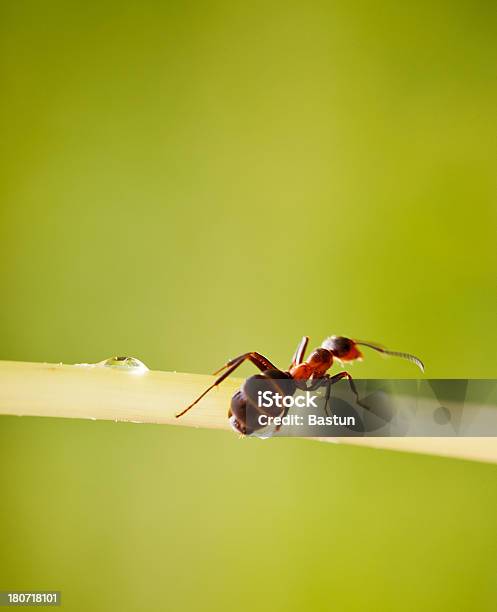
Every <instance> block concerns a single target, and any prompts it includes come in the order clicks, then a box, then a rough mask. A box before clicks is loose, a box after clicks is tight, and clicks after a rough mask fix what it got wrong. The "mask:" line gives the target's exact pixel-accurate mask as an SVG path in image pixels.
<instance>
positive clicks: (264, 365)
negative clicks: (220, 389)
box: [176, 352, 276, 418]
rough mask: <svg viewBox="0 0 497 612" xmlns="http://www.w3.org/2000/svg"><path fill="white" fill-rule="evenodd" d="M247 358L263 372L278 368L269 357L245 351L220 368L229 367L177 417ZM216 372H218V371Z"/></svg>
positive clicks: (179, 415) (177, 416) (182, 413)
mask: <svg viewBox="0 0 497 612" xmlns="http://www.w3.org/2000/svg"><path fill="white" fill-rule="evenodd" d="M247 359H249V360H250V361H251V362H252V363H253V364H254V365H256V366H257V367H258V368H259V370H261V372H264V371H265V370H275V369H276V368H275V367H274V366H273V364H272V363H271V362H270V361H269V360H268V359H266V358H265V357H264V356H263V355H260V354H259V353H254V352H253V353H244V354H243V355H240V356H239V357H236V358H235V359H231V360H230V361H228V363H227V364H226V365H224V366H223V367H222V368H221V369H220V370H218V372H221V371H222V370H224V369H226V368H227V369H226V372H224V374H221V376H220V377H219V378H217V379H216V380H215V381H214V382H213V383H212V385H211V386H210V387H208V388H207V389H206V390H205V391H204V392H203V393H202V394H201V395H199V396H198V397H197V399H196V400H195V401H194V402H192V403H191V404H190V405H189V406H187V407H186V408H185V409H184V410H182V411H181V412H178V414H177V415H176V418H179V417H181V416H183V415H184V414H185V413H186V412H188V411H189V410H190V408H193V406H195V404H196V403H197V402H199V401H200V400H201V399H202V398H203V397H204V395H207V393H209V391H210V390H211V389H214V387H217V385H219V384H220V383H222V382H223V380H224V379H225V378H228V376H229V375H230V374H232V373H233V372H234V371H235V370H236V369H237V368H238V367H240V366H241V365H242V363H244V362H245V361H247ZM214 373H215V374H217V372H214Z"/></svg>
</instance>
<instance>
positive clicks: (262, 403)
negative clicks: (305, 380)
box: [229, 370, 296, 436]
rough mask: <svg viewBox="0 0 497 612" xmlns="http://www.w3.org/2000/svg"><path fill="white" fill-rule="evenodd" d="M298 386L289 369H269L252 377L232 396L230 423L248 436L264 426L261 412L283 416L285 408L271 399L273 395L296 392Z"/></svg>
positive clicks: (236, 429)
mask: <svg viewBox="0 0 497 612" xmlns="http://www.w3.org/2000/svg"><path fill="white" fill-rule="evenodd" d="M295 389H296V384H295V381H294V380H293V379H292V377H291V376H290V375H289V374H287V373H286V372H281V371H279V370H267V371H266V372H263V373H261V374H256V375H255V376H251V377H250V378H248V379H247V380H246V381H245V383H244V384H243V386H242V388H241V389H240V390H239V391H237V392H236V393H235V394H234V395H233V397H232V399H231V409H230V412H229V417H230V423H231V426H232V427H233V429H234V430H235V431H237V432H239V433H241V434H243V435H246V436H248V435H250V434H252V433H254V431H257V430H259V429H262V428H263V427H265V426H266V424H265V423H263V424H261V423H260V422H259V417H260V416H261V415H265V416H267V417H269V418H272V417H278V416H281V415H282V414H283V413H284V411H285V408H284V407H283V406H282V405H281V403H278V402H274V401H270V398H272V397H273V396H274V395H275V394H280V395H281V396H286V395H293V394H294V393H295ZM266 394H267V395H266ZM278 404H279V405H278Z"/></svg>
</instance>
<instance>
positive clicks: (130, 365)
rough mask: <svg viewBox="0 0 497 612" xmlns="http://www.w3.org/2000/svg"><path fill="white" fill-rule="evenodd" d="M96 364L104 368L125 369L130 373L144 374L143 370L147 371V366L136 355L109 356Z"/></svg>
mask: <svg viewBox="0 0 497 612" xmlns="http://www.w3.org/2000/svg"><path fill="white" fill-rule="evenodd" d="M96 365H98V366H102V367H104V368H114V369H116V370H125V371H126V372H131V373H132V374H144V373H145V372H148V368H147V366H146V365H145V364H144V363H143V362H142V361H140V360H139V359H136V357H127V356H126V355H124V356H118V357H109V359H104V360H103V361H100V362H99V363H97V364H96Z"/></svg>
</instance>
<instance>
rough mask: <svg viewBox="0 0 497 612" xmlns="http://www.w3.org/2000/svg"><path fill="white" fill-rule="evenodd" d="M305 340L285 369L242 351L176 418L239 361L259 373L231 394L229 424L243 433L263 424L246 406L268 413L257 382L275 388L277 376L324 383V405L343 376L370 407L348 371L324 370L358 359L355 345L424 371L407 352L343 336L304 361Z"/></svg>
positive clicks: (303, 383) (302, 385)
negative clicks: (331, 372)
mask: <svg viewBox="0 0 497 612" xmlns="http://www.w3.org/2000/svg"><path fill="white" fill-rule="evenodd" d="M308 342H309V338H308V337H307V336H304V337H303V338H302V340H301V341H300V342H299V345H298V346H297V350H296V351H295V354H294V356H293V359H292V363H291V364H290V367H289V368H288V370H287V371H282V370H279V369H278V368H277V367H276V366H274V365H273V364H272V363H271V362H270V361H269V359H267V358H266V357H264V356H263V355H261V354H260V353H256V352H251V353H243V355H239V356H238V357H235V358H234V359H231V360H230V361H228V362H227V363H226V364H225V365H224V366H223V367H222V368H220V369H219V370H217V371H216V372H214V375H216V374H219V373H220V372H223V370H226V371H225V372H223V374H221V376H219V378H217V379H216V380H215V381H214V382H213V384H212V385H211V386H210V387H208V388H207V389H206V390H205V391H204V392H203V393H202V394H201V395H199V397H197V399H196V400H195V401H194V402H192V403H191V404H190V405H189V406H187V407H186V408H185V409H184V410H182V411H181V412H179V413H178V414H177V415H176V418H179V417H181V416H183V415H184V414H185V413H186V412H188V411H189V410H190V409H191V408H193V406H195V404H197V403H198V402H199V401H200V400H201V399H202V398H203V397H204V396H205V395H206V394H207V393H209V391H210V390H211V389H213V388H214V387H217V385H219V384H220V383H221V382H223V380H225V379H226V378H228V376H230V374H232V373H233V372H234V371H235V370H236V369H237V368H238V367H240V366H241V365H242V363H244V362H245V361H247V360H248V361H251V362H252V363H253V364H254V365H255V366H256V367H257V368H259V370H260V371H261V374H256V375H255V376H251V377H250V378H248V379H247V380H246V381H245V383H244V384H243V386H242V387H241V389H239V390H238V391H237V392H236V393H235V394H234V395H233V398H232V400H231V407H230V409H229V411H228V418H229V420H230V423H231V426H232V427H233V429H234V430H235V431H237V432H238V433H240V434H242V435H250V434H252V433H254V431H256V430H257V429H262V427H263V425H259V423H258V421H256V422H252V421H253V419H250V422H249V419H248V418H247V417H248V414H247V406H248V407H249V408H251V409H252V411H254V410H255V411H257V413H258V414H261V413H267V414H268V416H269V415H270V414H269V412H268V411H266V412H265V411H264V410H262V409H261V408H260V407H259V406H258V405H257V400H256V390H257V385H258V384H260V383H261V382H265V381H269V380H270V381H271V383H270V384H272V385H274V387H275V388H278V382H277V381H278V379H279V380H285V381H287V382H286V385H285V388H286V389H288V388H290V390H291V391H293V392H294V391H295V390H296V389H297V388H299V389H307V390H309V388H312V389H315V388H316V387H318V386H323V385H326V386H327V391H326V403H325V406H327V403H328V400H329V395H330V387H331V385H334V384H335V383H337V382H338V381H339V380H342V379H343V378H346V379H347V380H348V382H349V385H350V388H351V390H352V392H353V393H354V395H355V397H356V401H357V404H358V405H359V406H362V407H363V408H366V409H369V408H368V406H366V405H365V404H364V403H363V402H361V399H360V398H359V394H358V392H357V389H356V386H355V384H354V380H353V378H352V376H351V375H350V374H349V373H348V372H346V371H343V372H339V373H338V374H335V375H333V376H330V375H329V374H328V373H327V372H328V370H329V369H330V368H331V366H332V365H333V360H334V359H336V360H337V361H340V362H347V361H355V360H357V359H361V358H362V353H361V351H360V350H359V349H358V348H357V347H358V346H367V347H369V348H371V349H373V350H375V351H378V352H379V353H383V354H384V355H392V356H394V357H400V358H402V359H407V360H408V361H412V362H413V363H415V364H416V365H417V366H418V367H419V368H420V369H421V370H422V371H424V365H423V362H422V361H421V359H419V358H418V357H415V356H414V355H411V354H410V353H401V352H398V351H390V350H387V349H385V348H383V347H382V346H379V345H377V344H372V343H371V342H362V341H360V340H351V339H350V338H345V337H344V336H330V337H329V338H326V339H325V340H324V341H323V343H322V344H321V346H320V347H318V348H316V349H314V350H313V351H312V353H311V354H310V355H309V357H308V358H307V359H305V360H304V355H305V351H306V348H307V344H308ZM307 381H310V382H311V387H309V386H308V385H307ZM287 412H288V409H283V410H282V409H281V408H279V409H278V413H277V414H271V416H284V415H285V414H286V413H287Z"/></svg>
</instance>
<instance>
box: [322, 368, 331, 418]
mask: <svg viewBox="0 0 497 612" xmlns="http://www.w3.org/2000/svg"><path fill="white" fill-rule="evenodd" d="M327 383H328V384H327V385H326V395H325V398H324V413H325V414H326V416H331V414H330V412H329V410H328V402H329V401H330V395H331V385H332V384H333V383H331V382H330V378H329V377H327Z"/></svg>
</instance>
